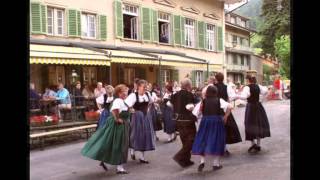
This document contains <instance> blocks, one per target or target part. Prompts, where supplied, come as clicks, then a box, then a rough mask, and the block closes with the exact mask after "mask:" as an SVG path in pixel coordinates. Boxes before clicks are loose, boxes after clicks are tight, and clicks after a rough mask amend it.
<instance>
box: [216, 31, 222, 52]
mask: <svg viewBox="0 0 320 180" xmlns="http://www.w3.org/2000/svg"><path fill="white" fill-rule="evenodd" d="M217 34H218V41H217V43H218V51H220V52H221V51H223V39H222V37H223V34H222V27H221V26H218V28H217Z"/></svg>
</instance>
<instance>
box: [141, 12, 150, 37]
mask: <svg viewBox="0 0 320 180" xmlns="http://www.w3.org/2000/svg"><path fill="white" fill-rule="evenodd" d="M150 11H151V9H150V8H142V31H143V33H142V39H143V40H144V41H150V40H151V13H150Z"/></svg>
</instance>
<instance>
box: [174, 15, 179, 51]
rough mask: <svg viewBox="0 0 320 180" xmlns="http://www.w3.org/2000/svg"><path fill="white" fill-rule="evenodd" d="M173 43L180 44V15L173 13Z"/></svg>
mask: <svg viewBox="0 0 320 180" xmlns="http://www.w3.org/2000/svg"><path fill="white" fill-rule="evenodd" d="M173 23H174V44H179V45H181V17H180V16H177V15H174V21H173Z"/></svg>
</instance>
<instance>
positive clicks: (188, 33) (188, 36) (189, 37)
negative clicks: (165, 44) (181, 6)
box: [184, 18, 195, 47]
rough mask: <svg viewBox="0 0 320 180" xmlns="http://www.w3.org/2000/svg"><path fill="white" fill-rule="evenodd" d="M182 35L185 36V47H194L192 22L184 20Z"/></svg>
mask: <svg viewBox="0 0 320 180" xmlns="http://www.w3.org/2000/svg"><path fill="white" fill-rule="evenodd" d="M184 34H185V41H186V46H187V47H194V44H195V42H194V39H195V38H194V36H195V34H194V20H192V19H187V18H186V20H185V25H184Z"/></svg>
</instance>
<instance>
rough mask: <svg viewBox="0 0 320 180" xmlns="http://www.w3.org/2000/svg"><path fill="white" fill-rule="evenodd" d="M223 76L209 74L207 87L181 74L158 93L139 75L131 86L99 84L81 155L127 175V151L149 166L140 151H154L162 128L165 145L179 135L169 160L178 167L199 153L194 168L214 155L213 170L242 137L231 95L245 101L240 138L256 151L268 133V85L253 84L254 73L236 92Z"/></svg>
mask: <svg viewBox="0 0 320 180" xmlns="http://www.w3.org/2000/svg"><path fill="white" fill-rule="evenodd" d="M223 80H224V76H223V74H222V73H218V74H216V75H215V76H211V77H209V79H208V85H207V86H205V87H203V88H202V89H196V90H195V89H192V82H191V80H190V79H189V78H184V79H183V80H182V81H181V83H180V86H179V85H178V83H177V82H169V83H166V85H165V88H164V89H163V90H161V91H160V89H159V87H158V86H157V85H155V84H153V85H152V84H150V83H148V82H147V81H146V80H143V79H135V82H134V86H133V87H132V88H129V87H127V86H126V85H124V84H119V85H117V86H116V87H115V88H113V87H112V86H108V87H106V88H105V89H104V88H103V87H102V84H99V83H98V86H97V88H96V90H95V91H94V96H95V97H96V100H97V103H98V104H99V108H101V111H100V112H101V114H100V119H99V122H98V127H97V130H96V132H95V133H94V134H93V135H92V136H91V137H90V139H89V140H88V142H87V143H86V144H85V146H84V147H83V149H82V150H81V153H82V155H83V156H86V157H89V158H91V159H94V160H98V161H100V165H101V166H102V167H103V168H104V169H105V170H108V168H107V166H106V164H105V163H107V164H110V165H116V166H117V167H116V170H117V174H127V173H128V171H127V170H125V168H124V166H123V165H124V164H126V163H127V161H128V155H129V156H130V157H131V159H132V160H136V159H138V161H139V162H140V163H143V164H148V163H149V161H148V160H147V158H146V156H145V154H146V152H148V151H154V150H156V145H155V141H157V140H159V138H158V137H157V134H156V132H157V131H159V130H162V129H163V131H164V132H165V133H166V134H167V140H166V142H168V143H171V142H173V141H174V140H176V138H177V135H179V136H180V139H181V142H182V147H181V149H180V150H179V151H178V152H177V153H176V154H175V155H174V156H173V160H174V161H175V162H177V163H178V164H179V165H180V166H181V167H184V168H186V167H189V166H191V165H193V164H194V162H192V161H191V155H198V156H200V164H199V166H198V171H199V172H201V171H202V170H203V168H204V166H205V157H206V156H213V157H214V159H213V164H212V166H213V170H214V171H215V170H218V169H221V168H222V165H221V156H223V155H226V156H228V155H229V154H230V152H229V151H228V149H227V146H226V145H227V144H234V143H239V142H241V141H242V138H241V135H240V132H239V129H238V126H237V123H236V121H235V117H233V115H232V110H233V106H232V103H230V102H231V101H232V100H236V99H242V100H247V105H246V106H247V107H246V112H245V122H244V124H245V140H247V141H251V143H252V144H251V146H250V147H249V149H248V152H249V153H257V152H259V151H261V139H262V138H265V137H270V127H269V122H268V118H267V115H266V112H265V110H264V108H263V106H262V104H261V102H260V95H266V93H267V91H268V90H267V88H266V87H264V86H261V85H258V84H257V82H256V78H255V77H253V76H247V85H246V86H245V87H243V89H242V91H241V92H236V88H235V85H234V84H233V83H231V82H229V83H228V84H227V85H225V84H224V83H223ZM162 122H163V127H162ZM137 153H138V155H139V156H138V158H136V155H137Z"/></svg>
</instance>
